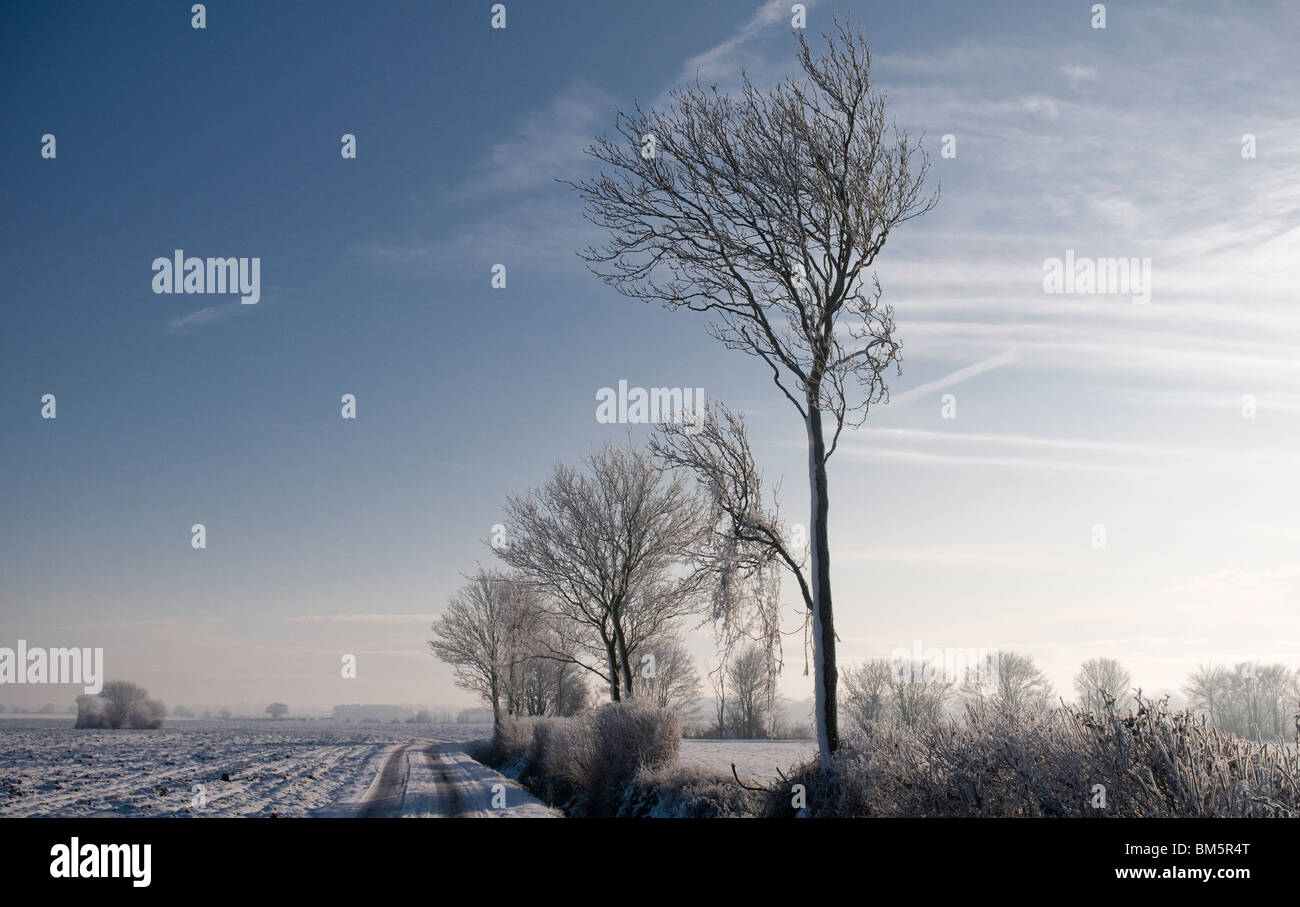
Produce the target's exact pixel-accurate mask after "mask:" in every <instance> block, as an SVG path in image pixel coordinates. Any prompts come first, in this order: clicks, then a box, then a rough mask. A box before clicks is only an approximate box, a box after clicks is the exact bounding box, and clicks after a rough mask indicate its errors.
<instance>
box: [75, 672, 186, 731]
mask: <svg viewBox="0 0 1300 907" xmlns="http://www.w3.org/2000/svg"><path fill="white" fill-rule="evenodd" d="M166 717H167V707H166V706H165V705H163V704H162V703H161V702H159V701H158V700H156V699H150V698H149V691H148V690H146V689H145V688H144V687H140V686H136V685H135V684H133V683H128V682H127V681H125V680H111V681H109V682H108V683H106V684H104V689H102V690H100V692H99V695H97V696H91V695H81V696H78V697H77V723H76V727H79V728H149V729H153V728H160V727H162V726H163V720H164V719H165V718H166Z"/></svg>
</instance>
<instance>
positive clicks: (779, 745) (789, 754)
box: [677, 740, 817, 782]
mask: <svg viewBox="0 0 1300 907" xmlns="http://www.w3.org/2000/svg"><path fill="white" fill-rule="evenodd" d="M816 755H817V741H816V740H683V741H682V749H681V753H680V755H679V756H678V760H677V761H678V762H679V763H681V764H682V765H693V766H696V767H698V768H702V769H707V770H709V771H714V772H720V773H721V774H724V775H728V776H730V775H731V763H733V762H734V763H736V770H737V771H738V772H740V776H741V777H742V778H744V777H745V775H749V777H751V778H754V779H756V780H758V781H763V782H770V781H776V780H779V777H780V776H779V775H778V774H777V769H780V770H781V771H783V772H785V773H786V774H787V775H788V774H790V768H791V766H794V765H798V764H799V763H801V762H807V761H808V760H809V759H811V758H813V757H814V756H816Z"/></svg>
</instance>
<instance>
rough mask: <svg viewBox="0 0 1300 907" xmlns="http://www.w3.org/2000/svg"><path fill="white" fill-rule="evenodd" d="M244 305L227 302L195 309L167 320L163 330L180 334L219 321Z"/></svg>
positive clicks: (237, 302) (236, 302)
mask: <svg viewBox="0 0 1300 907" xmlns="http://www.w3.org/2000/svg"><path fill="white" fill-rule="evenodd" d="M242 307H244V305H243V303H242V302H239V301H238V300H236V301H235V302H227V303H223V304H220V305H210V306H205V307H204V308H201V309H195V310H194V311H193V312H189V313H187V314H185V315H179V316H177V317H175V318H169V319H168V320H167V324H166V327H165V328H164V330H165V331H166V332H167V333H169V334H181V333H185V332H187V331H192V330H195V329H197V328H200V327H203V326H204V325H208V324H212V323H213V322H214V321H220V320H221V319H223V318H228V317H230V316H231V315H233V314H235V312H237V311H239V310H240V308H242Z"/></svg>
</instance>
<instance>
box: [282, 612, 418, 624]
mask: <svg viewBox="0 0 1300 907" xmlns="http://www.w3.org/2000/svg"><path fill="white" fill-rule="evenodd" d="M436 617H438V615H437V614H305V615H301V616H299V617H286V618H285V620H286V621H287V622H288V623H291V624H427V623H429V622H430V621H432V620H434V619H435V618H436Z"/></svg>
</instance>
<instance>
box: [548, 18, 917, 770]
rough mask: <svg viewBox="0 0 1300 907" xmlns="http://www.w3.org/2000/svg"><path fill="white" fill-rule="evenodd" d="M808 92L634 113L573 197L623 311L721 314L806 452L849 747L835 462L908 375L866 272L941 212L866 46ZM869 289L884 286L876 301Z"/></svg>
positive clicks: (821, 738)
mask: <svg viewBox="0 0 1300 907" xmlns="http://www.w3.org/2000/svg"><path fill="white" fill-rule="evenodd" d="M797 37H798V41H799V52H798V60H799V63H800V66H801V67H802V70H803V74H802V76H801V77H797V78H789V79H786V80H783V81H781V82H780V83H778V84H777V85H775V86H774V87H772V88H770V89H768V90H765V91H764V90H760V89H759V88H757V87H755V86H754V85H753V84H752V83H751V82H750V80H749V79H748V77H746V78H745V79H744V83H743V86H742V89H741V91H740V93H739V95H738V96H727V95H723V94H720V93H718V91H717V90H716V88H714V89H706V88H705V87H704V86H702V85H700V84H699V83H698V82H697V83H696V84H695V85H694V86H688V87H685V88H681V89H677V90H675V91H673V92H672V94H671V96H670V101H669V103H668V105H667V109H666V110H662V111H656V110H651V111H649V112H646V111H643V110H642V109H641V108H640V107H635V108H634V109H633V110H632V111H631V112H624V111H620V112H619V114H618V116H617V118H616V121H615V129H616V131H617V133H618V137H617V138H615V139H608V138H604V139H600V140H598V141H597V142H596V143H595V144H594V145H593V146H592V147H591V148H590V149H589V153H590V154H591V155H592V156H594V157H595V158H596V159H597V160H599V161H601V162H602V164H604V165H606V167H607V168H608V169H607V170H606V171H605V172H603V173H602V174H601V175H600V176H599V177H598V178H595V179H593V180H586V181H582V182H578V183H572V184H571V185H572V186H573V187H574V188H575V189H576V190H577V191H578V192H579V193H580V195H581V197H582V198H583V200H584V202H585V204H586V213H587V217H588V219H589V220H591V221H592V222H593V223H595V224H596V225H598V226H600V227H603V228H605V229H607V230H609V231H610V239H609V241H608V242H607V243H606V244H604V245H603V246H602V247H600V248H589V249H587V250H586V251H585V253H584V257H585V258H586V259H587V261H588V263H589V264H590V265H591V267H592V270H593V271H594V272H595V273H596V274H597V275H598V276H600V277H601V278H602V279H604V280H605V281H606V283H608V284H609V285H610V286H612V287H614V288H616V289H617V290H619V291H620V292H622V293H624V294H625V295H627V296H629V297H632V298H635V299H643V300H655V301H660V302H662V303H663V304H665V305H666V306H668V307H669V308H672V309H677V308H685V309H691V310H695V311H699V312H705V313H709V315H711V316H712V317H711V319H710V325H709V326H710V330H711V332H712V334H713V335H714V336H715V337H716V338H717V339H718V340H720V341H721V342H722V343H723V344H724V345H725V346H727V347H728V348H730V349H736V350H741V351H743V352H746V353H749V354H750V355H753V356H756V357H758V358H759V359H761V360H762V362H763V363H764V364H765V365H766V367H767V368H769V369H770V370H771V373H772V379H773V381H774V382H775V384H776V386H777V387H778V388H779V389H780V391H781V393H782V394H783V395H784V396H785V397H786V399H787V400H789V402H790V403H791V405H792V406H793V407H794V408H795V410H796V411H797V412H798V413H799V416H800V419H801V421H802V423H803V426H804V430H805V434H806V436H807V440H808V479H809V491H810V501H811V532H810V541H811V554H812V557H811V566H810V571H809V575H808V577H807V580H806V584H807V586H808V588H809V590H810V594H811V599H812V602H811V605H810V613H811V615H812V622H813V660H814V665H815V672H816V673H815V690H816V708H817V736H818V743H819V749H820V753H821V758H822V763H823V765H826V764H828V762H829V759H830V755H831V753H832V752H833V751H834V750H835V749H836V748H838V746H839V731H838V727H837V724H836V709H835V698H836V680H837V673H836V668H835V628H834V619H833V618H834V615H833V610H832V607H831V582H830V543H829V539H828V536H827V514H828V509H829V496H828V483H827V461H828V460H829V458H830V457H831V455H832V454H833V453H834V451H835V448H836V445H837V443H838V441H839V436H840V433H841V431H842V430H843V429H844V427H845V425H849V426H856V425H858V424H860V423H861V421H862V420H863V419H865V418H866V414H867V410H868V408H869V407H870V406H871V405H872V404H875V403H880V402H885V401H887V399H888V388H887V384H886V381H885V375H886V372H887V371H888V369H889V368H890V367H891V366H896V365H897V363H898V361H899V342H898V340H897V339H896V338H895V336H894V322H893V314H892V311H891V309H890V308H889V307H888V306H882V305H881V304H880V285H879V283H878V282H877V281H876V280H875V278H874V276H873V277H871V279H870V281H868V278H867V275H868V274H869V273H870V271H869V269H870V268H871V266H872V265H873V263H874V262H875V260H876V256H877V255H878V254H879V253H880V251H881V249H882V248H883V247H884V245H885V241H886V239H887V238H888V237H889V235H890V233H891V232H892V231H893V230H894V229H895V228H897V227H898V226H899V225H901V224H903V223H904V222H906V221H908V220H910V219H911V218H913V217H916V216H918V215H920V214H922V213H924V212H925V211H928V210H929V209H930V208H931V207H932V206H933V204H934V203H935V201H937V196H932V197H929V198H927V197H925V196H924V195H923V194H922V183H923V181H924V176H925V173H926V171H927V169H928V161H927V160H926V158H925V155H924V153H923V152H922V151H921V150H920V146H919V143H917V144H912V143H911V142H909V140H908V137H907V135H906V134H900V133H898V132H897V130H895V129H893V128H892V126H891V124H890V123H889V121H888V119H887V117H886V115H885V101H884V97H883V95H881V94H880V93H879V92H878V91H876V90H874V89H873V87H872V83H871V78H870V76H871V54H870V51H869V49H868V47H867V44H866V40H865V38H864V37H863V36H862V34H861V33H860V32H856V33H855V32H853V31H851V30H850V29H849V27H848V25H847V23H843V24H842V23H840V22H839V21H838V20H837V22H836V33H835V34H832V35H828V36H827V37H826V48H825V51H824V52H823V53H821V54H820V55H816V54H814V52H813V51H812V49H811V48H810V47H809V45H808V43H807V41H806V40H805V39H804V37H803V35H802V33H801V32H800V33H797ZM868 282H869V283H870V285H869V286H868Z"/></svg>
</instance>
